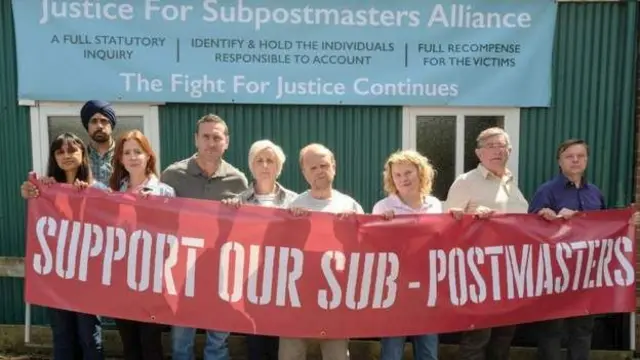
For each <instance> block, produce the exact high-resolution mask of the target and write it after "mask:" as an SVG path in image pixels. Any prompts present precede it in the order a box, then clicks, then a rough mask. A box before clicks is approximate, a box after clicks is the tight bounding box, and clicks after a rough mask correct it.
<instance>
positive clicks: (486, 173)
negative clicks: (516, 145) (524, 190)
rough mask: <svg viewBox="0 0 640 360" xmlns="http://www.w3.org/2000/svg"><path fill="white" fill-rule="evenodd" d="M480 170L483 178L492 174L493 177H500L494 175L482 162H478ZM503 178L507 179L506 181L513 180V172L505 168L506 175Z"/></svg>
mask: <svg viewBox="0 0 640 360" xmlns="http://www.w3.org/2000/svg"><path fill="white" fill-rule="evenodd" d="M478 171H479V172H480V175H482V178H483V179H488V178H489V177H490V176H491V177H493V178H496V179H498V177H497V176H496V175H494V174H493V173H492V172H491V171H489V170H488V169H487V168H486V167H484V165H482V164H478ZM502 179H505V180H506V181H511V180H513V174H512V173H511V171H510V170H509V169H505V170H504V176H503V177H502ZM502 179H501V180H502Z"/></svg>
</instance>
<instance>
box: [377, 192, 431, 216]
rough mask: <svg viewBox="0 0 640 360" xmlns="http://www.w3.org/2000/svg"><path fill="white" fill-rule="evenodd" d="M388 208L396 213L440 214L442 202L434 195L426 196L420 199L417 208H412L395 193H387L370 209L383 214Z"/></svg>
mask: <svg viewBox="0 0 640 360" xmlns="http://www.w3.org/2000/svg"><path fill="white" fill-rule="evenodd" d="M389 210H393V213H394V214H396V215H409V214H441V213H442V202H440V200H438V198H436V197H435V196H427V197H425V198H424V200H423V201H422V206H421V207H420V208H419V209H414V208H412V207H410V206H409V205H407V204H405V203H404V202H402V200H400V198H399V197H398V196H397V195H395V194H392V195H389V196H387V197H386V198H384V199H382V200H380V201H378V202H377V203H376V204H375V205H374V206H373V210H372V211H371V213H372V214H374V215H379V214H383V213H385V212H387V211H389Z"/></svg>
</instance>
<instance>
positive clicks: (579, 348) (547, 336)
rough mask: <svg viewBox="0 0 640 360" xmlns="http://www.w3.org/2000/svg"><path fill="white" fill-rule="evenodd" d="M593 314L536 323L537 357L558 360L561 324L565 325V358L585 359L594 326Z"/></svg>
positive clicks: (571, 359) (589, 347) (569, 359)
mask: <svg viewBox="0 0 640 360" xmlns="http://www.w3.org/2000/svg"><path fill="white" fill-rule="evenodd" d="M594 320H595V319H594V317H593V316H581V317H574V318H568V319H558V320H550V321H545V322H540V323H538V325H539V329H540V330H539V334H540V336H539V338H538V359H542V360H560V359H561V356H560V349H561V343H562V325H563V323H564V324H566V325H567V335H568V342H567V357H566V358H567V359H568V360H587V359H589V351H590V350H591V335H592V334H593V326H594Z"/></svg>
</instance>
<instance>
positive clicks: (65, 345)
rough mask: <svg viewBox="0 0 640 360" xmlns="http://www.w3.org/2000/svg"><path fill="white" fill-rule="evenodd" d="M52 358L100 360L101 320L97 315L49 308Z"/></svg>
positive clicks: (58, 359)
mask: <svg viewBox="0 0 640 360" xmlns="http://www.w3.org/2000/svg"><path fill="white" fill-rule="evenodd" d="M49 319H50V323H51V331H52V334H53V359H54V360H102V359H104V356H103V352H102V322H101V320H100V318H99V317H98V316H95V315H89V314H82V313H77V312H74V311H68V310H60V309H49Z"/></svg>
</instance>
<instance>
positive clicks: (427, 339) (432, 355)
mask: <svg viewBox="0 0 640 360" xmlns="http://www.w3.org/2000/svg"><path fill="white" fill-rule="evenodd" d="M406 339H407V338H406V337H404V336H399V337H388V338H382V340H381V341H380V342H381V343H382V349H381V350H380V360H401V359H402V355H403V354H404V345H405V341H406ZM409 339H411V345H412V347H413V359H414V360H438V335H418V336H410V337H409Z"/></svg>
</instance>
